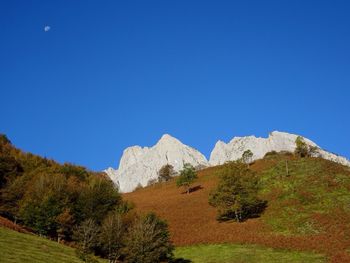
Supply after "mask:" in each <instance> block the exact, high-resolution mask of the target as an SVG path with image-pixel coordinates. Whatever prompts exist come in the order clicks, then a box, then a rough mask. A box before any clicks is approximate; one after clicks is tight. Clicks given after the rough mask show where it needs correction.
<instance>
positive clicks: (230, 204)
mask: <svg viewBox="0 0 350 263" xmlns="http://www.w3.org/2000/svg"><path fill="white" fill-rule="evenodd" d="M218 176H219V177H220V180H219V184H218V186H217V188H216V189H215V190H214V191H212V192H211V193H210V195H209V204H210V205H212V206H214V207H216V208H218V220H219V221H225V220H231V219H235V220H236V221H237V222H241V221H243V220H245V219H247V218H249V217H257V216H259V214H260V213H261V212H262V211H263V210H264V208H265V207H266V202H264V201H261V200H260V199H259V198H258V190H259V178H258V177H257V175H256V174H255V173H254V172H253V171H252V170H250V169H249V168H248V167H247V166H246V165H244V164H243V163H240V162H229V163H227V164H226V165H224V166H223V167H222V168H221V169H220V170H219V171H218Z"/></svg>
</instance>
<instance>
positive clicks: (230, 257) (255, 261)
mask: <svg viewBox="0 0 350 263" xmlns="http://www.w3.org/2000/svg"><path fill="white" fill-rule="evenodd" d="M175 256H176V257H178V258H185V259H190V260H191V261H192V262H193V263H233V262H235V263H239V262H249V263H273V262H278V263H280V262H283V263H300V262H308V263H322V262H326V259H325V258H324V257H323V256H321V255H315V254H312V253H303V252H295V251H286V250H277V249H271V248H265V247H261V246H256V245H236V244H216V245H197V246H187V247H179V248H177V249H176V250H175Z"/></svg>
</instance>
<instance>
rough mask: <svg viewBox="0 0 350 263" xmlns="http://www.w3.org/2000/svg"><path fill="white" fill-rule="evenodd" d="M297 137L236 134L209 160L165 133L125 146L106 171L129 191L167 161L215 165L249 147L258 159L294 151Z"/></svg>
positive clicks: (325, 154)
mask: <svg viewBox="0 0 350 263" xmlns="http://www.w3.org/2000/svg"><path fill="white" fill-rule="evenodd" d="M297 137H298V135H295V134H290V133H285V132H278V131H274V132H271V133H270V134H269V137H268V138H257V137H255V136H246V137H234V138H233V139H232V140H231V141H230V142H229V143H227V144H226V143H224V142H222V141H218V142H217V143H216V145H215V147H214V149H213V151H212V152H211V154H210V161H209V162H208V161H207V160H206V158H205V157H204V155H203V154H201V153H200V152H199V151H197V150H195V149H193V148H191V147H189V146H187V145H185V144H183V143H181V142H180V141H179V140H177V139H176V138H174V137H171V136H170V135H168V134H165V135H163V136H162V138H161V139H160V140H159V141H158V142H157V144H156V145H154V146H153V147H144V148H142V147H140V146H133V147H129V148H127V149H125V150H124V152H123V156H122V158H121V159H120V164H119V168H118V170H115V169H113V168H108V169H106V170H105V172H106V173H107V174H108V176H109V177H110V178H111V179H112V181H113V182H114V183H115V184H116V186H117V187H118V188H119V191H120V192H122V193H127V192H131V191H133V190H135V188H136V187H137V186H139V185H141V186H143V187H144V186H147V185H148V183H149V182H150V181H151V180H154V179H157V178H158V171H159V169H160V168H161V167H162V166H163V165H165V164H171V165H172V166H174V170H175V171H179V170H181V169H182V168H183V164H184V163H190V164H192V165H193V166H194V167H196V166H214V165H219V164H223V163H225V162H227V161H234V160H238V159H240V158H241V157H242V154H243V152H244V151H246V150H251V151H252V152H253V158H252V159H253V160H257V159H261V158H263V157H264V155H265V154H266V153H268V152H271V151H276V152H280V151H287V152H294V150H295V147H296V145H295V140H296V138H297ZM304 141H305V142H306V143H307V144H308V145H310V146H314V147H317V151H316V154H315V156H317V157H321V158H324V159H327V160H331V161H333V162H337V163H340V164H343V165H347V166H350V161H349V160H347V159H346V158H344V157H341V156H338V155H336V154H333V153H330V152H327V151H325V150H323V149H321V148H320V147H318V146H317V145H316V144H315V143H314V142H312V141H310V140H309V139H306V138H304Z"/></svg>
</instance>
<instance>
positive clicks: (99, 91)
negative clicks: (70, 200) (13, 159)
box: [0, 0, 350, 170]
mask: <svg viewBox="0 0 350 263" xmlns="http://www.w3.org/2000/svg"><path fill="white" fill-rule="evenodd" d="M349 13H350V2H349V1H305V0H304V1H97V0H96V1H30V0H26V1H24V0H23V1H16V0H11V1H10V0H9V1H6V0H5V1H1V2H0V47H1V49H0V75H1V76H0V91H1V103H0V111H1V121H0V132H2V133H5V134H7V136H8V137H9V138H10V139H11V141H12V142H13V143H14V144H15V145H16V146H17V147H19V148H21V149H23V150H25V151H30V152H33V153H37V154H40V155H43V156H47V157H49V158H53V159H55V160H58V161H60V162H65V161H69V162H72V163H76V164H80V165H84V166H87V167H88V168H90V169H93V170H101V169H104V168H105V167H108V166H113V167H116V166H117V165H118V163H119V158H120V156H121V154H122V151H123V149H124V148H126V147H127V146H130V145H136V144H138V145H143V146H146V145H147V146H150V145H153V144H154V143H155V142H156V141H157V140H158V139H159V138H160V136H161V135H162V134H163V133H169V134H171V135H173V136H175V137H177V138H179V139H180V140H182V141H183V142H184V143H186V144H189V145H191V146H193V147H195V148H197V149H199V150H200V151H201V152H203V153H204V154H205V155H206V156H207V157H208V156H209V154H210V151H211V150H212V148H213V146H214V144H215V142H216V141H217V140H218V139H221V140H225V141H228V140H230V139H231V138H232V137H233V136H244V135H251V134H254V135H256V136H264V137H265V136H267V135H268V133H269V132H270V131H273V130H280V131H287V132H291V133H297V134H301V135H304V136H306V137H308V138H310V139H312V140H314V141H315V142H316V143H318V144H319V145H320V146H321V147H324V148H325V149H328V150H330V151H332V152H336V153H339V154H341V155H344V156H346V157H348V158H349V157H350V147H349V146H350V143H349V142H350V139H349V135H350V122H349V113H350V106H349V98H350V16H349ZM45 26H50V27H51V29H50V30H49V31H47V32H45V31H44V27H45Z"/></svg>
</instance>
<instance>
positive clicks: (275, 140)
mask: <svg viewBox="0 0 350 263" xmlns="http://www.w3.org/2000/svg"><path fill="white" fill-rule="evenodd" d="M297 137H298V135H296V134H290V133H286V132H278V131H274V132H271V133H270V134H269V137H268V138H257V137H255V136H246V137H234V138H233V139H232V140H231V141H230V142H229V143H224V142H222V141H218V142H217V143H216V145H215V147H214V149H213V151H212V152H211V154H210V160H209V164H210V165H211V166H213V165H219V164H223V163H225V162H227V161H234V160H238V159H240V158H241V157H242V154H243V152H244V151H246V150H251V151H252V152H253V158H252V159H253V160H257V159H261V158H263V157H264V155H265V154H266V153H268V152H271V151H276V152H281V151H287V152H294V150H295V148H296V145H295V140H296V138H297ZM304 141H305V143H306V144H308V145H309V146H313V147H315V148H316V150H315V152H314V153H313V155H314V156H317V157H321V158H324V159H327V160H331V161H334V162H337V163H340V164H343V165H347V166H350V162H349V160H347V159H346V158H344V157H342V156H338V155H336V154H333V153H330V152H327V151H325V150H323V149H321V148H320V147H319V146H318V145H317V144H315V143H314V142H313V141H311V140H309V139H307V138H304Z"/></svg>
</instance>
